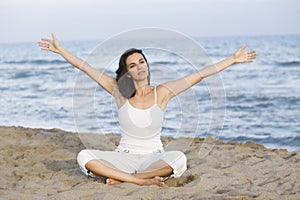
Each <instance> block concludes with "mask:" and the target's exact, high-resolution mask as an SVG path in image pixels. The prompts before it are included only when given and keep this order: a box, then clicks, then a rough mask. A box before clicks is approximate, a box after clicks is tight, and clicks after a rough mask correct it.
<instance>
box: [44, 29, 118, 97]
mask: <svg viewBox="0 0 300 200" xmlns="http://www.w3.org/2000/svg"><path fill="white" fill-rule="evenodd" d="M38 44H39V46H40V47H41V49H42V50H47V51H52V52H54V53H57V54H59V55H61V56H62V57H63V58H64V59H65V60H66V61H67V62H69V63H70V64H71V65H73V66H74V67H76V68H77V69H79V70H81V71H83V72H84V73H86V74H87V75H88V76H89V77H91V78H92V79H93V80H94V81H96V82H97V83H98V84H99V85H100V86H102V87H103V88H104V89H105V90H106V91H107V92H109V93H110V94H113V92H114V89H115V87H116V80H115V79H114V78H113V77H110V76H108V75H106V74H105V73H103V72H102V71H100V70H97V69H95V68H93V67H91V66H90V65H89V64H88V63H87V62H85V61H83V60H82V59H80V58H78V57H77V56H75V55H73V54H72V53H70V52H69V51H67V50H66V49H65V48H63V47H62V46H61V45H60V44H59V42H58V40H57V38H56V37H55V35H54V34H53V33H52V40H51V39H48V38H42V39H41V41H40V42H38Z"/></svg>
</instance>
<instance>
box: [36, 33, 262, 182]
mask: <svg viewBox="0 0 300 200" xmlns="http://www.w3.org/2000/svg"><path fill="white" fill-rule="evenodd" d="M52 38H53V39H52V40H50V39H47V38H42V40H41V41H40V42H39V43H38V44H39V46H40V47H41V49H42V50H47V51H52V52H54V53H58V54H60V55H61V56H62V57H63V58H64V59H65V60H66V61H68V62H69V63H70V64H72V65H73V66H75V67H76V68H78V69H80V70H81V71H83V72H84V73H86V74H87V75H88V76H89V77H90V78H92V79H93V80H94V81H96V82H97V83H98V84H99V85H100V86H101V87H103V88H104V89H105V90H106V91H107V92H108V93H110V94H111V95H113V96H114V98H115V101H116V104H117V106H118V109H119V123H120V128H121V132H122V137H121V140H120V144H119V146H118V147H117V149H116V150H115V151H100V150H82V151H81V152H80V153H79V154H78V157H77V161H78V164H79V166H80V168H81V169H82V171H83V172H84V173H85V174H86V175H89V176H95V175H98V176H103V177H108V178H107V179H106V182H107V184H110V185H113V184H117V183H119V182H130V183H135V184H138V185H158V186H163V185H164V178H162V177H169V176H171V175H172V176H174V177H180V176H181V175H182V174H183V173H184V171H185V170H186V168H187V167H186V161H187V160H186V157H185V155H184V154H183V153H182V152H180V151H168V152H165V151H164V149H163V145H162V143H161V140H160V134H161V132H160V131H161V128H162V125H163V115H164V110H165V108H166V107H167V104H168V102H169V101H170V99H172V98H173V97H174V96H176V95H178V94H180V93H181V92H183V91H185V90H187V89H189V88H190V87H192V86H193V85H195V84H197V83H199V82H200V81H201V80H202V79H204V78H206V77H208V76H211V75H213V74H216V73H218V72H220V71H222V70H224V69H226V68H227V67H229V66H231V65H233V64H235V63H242V62H252V61H253V60H254V59H255V58H256V52H255V51H249V52H244V51H243V50H244V49H245V48H246V46H245V45H244V46H242V47H241V48H240V49H238V50H237V51H236V52H235V53H234V54H233V55H232V56H230V57H228V58H226V59H225V60H223V61H221V62H218V63H216V64H214V65H211V66H207V67H205V68H203V69H202V70H200V71H199V72H196V73H193V74H190V75H187V76H185V77H183V78H181V79H178V80H174V81H170V82H167V83H164V84H161V85H158V86H156V87H154V86H151V85H150V84H149V82H150V72H149V66H148V62H147V59H146V57H145V56H144V54H143V53H142V51H141V50H138V49H129V50H128V51H126V52H125V53H124V54H123V55H122V56H121V58H120V61H119V68H118V70H117V71H116V73H117V77H116V78H113V77H110V76H108V75H106V74H104V73H103V72H101V71H99V70H97V69H95V68H93V67H91V66H90V65H89V64H88V63H86V62H84V61H83V60H81V59H80V58H78V57H76V56H74V55H73V54H71V53H70V52H68V51H67V50H66V49H64V48H63V47H62V46H61V45H60V44H59V42H58V40H57V38H56V37H55V35H54V34H52ZM100 77H101V78H100Z"/></svg>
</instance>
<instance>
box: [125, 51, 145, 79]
mask: <svg viewBox="0 0 300 200" xmlns="http://www.w3.org/2000/svg"><path fill="white" fill-rule="evenodd" d="M126 68H127V71H128V73H129V75H130V76H131V77H132V78H133V80H136V81H143V80H145V79H146V80H148V79H147V78H148V76H149V71H148V64H147V62H146V60H145V59H144V57H143V55H142V54H140V53H133V54H131V55H130V56H128V57H127V59H126Z"/></svg>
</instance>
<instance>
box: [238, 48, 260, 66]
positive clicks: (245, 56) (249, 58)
mask: <svg viewBox="0 0 300 200" xmlns="http://www.w3.org/2000/svg"><path fill="white" fill-rule="evenodd" d="M246 47H247V46H246V45H243V46H242V47H241V48H239V49H238V50H237V51H236V52H235V53H234V54H233V59H234V61H235V63H243V62H253V61H254V59H255V58H256V52H255V51H248V52H244V51H243V50H244V49H245V48H246Z"/></svg>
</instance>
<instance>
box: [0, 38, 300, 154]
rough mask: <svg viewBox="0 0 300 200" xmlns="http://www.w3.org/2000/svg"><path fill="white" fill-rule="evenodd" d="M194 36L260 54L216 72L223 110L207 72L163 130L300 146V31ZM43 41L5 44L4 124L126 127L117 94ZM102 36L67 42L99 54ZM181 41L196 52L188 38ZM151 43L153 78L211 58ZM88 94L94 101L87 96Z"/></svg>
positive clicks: (228, 50) (214, 48)
mask: <svg viewBox="0 0 300 200" xmlns="http://www.w3.org/2000/svg"><path fill="white" fill-rule="evenodd" d="M158 39H159V38H158ZM192 39H193V41H195V42H196V43H198V44H199V46H201V47H202V49H203V51H204V52H205V55H206V56H207V58H209V59H210V60H211V61H212V62H217V61H219V60H221V59H223V58H226V57H227V56H230V55H231V54H232V53H233V52H234V51H235V50H236V49H237V48H239V47H240V46H242V45H243V44H247V46H248V47H247V49H249V50H256V51H257V54H258V57H257V59H256V60H255V62H253V63H243V64H237V65H233V66H231V67H230V68H228V69H226V70H225V71H223V72H221V73H220V74H219V75H215V76H218V77H219V81H220V83H221V85H222V92H223V93H224V95H223V96H222V98H223V99H222V100H223V101H221V104H222V102H223V103H224V106H219V107H221V110H220V112H215V111H218V110H217V109H215V108H216V107H218V105H217V106H215V105H214V102H215V103H217V104H218V102H216V101H215V100H214V99H213V98H214V95H215V93H214V89H213V84H212V85H208V81H206V80H204V81H202V82H200V83H199V84H198V85H196V86H194V87H193V88H192V89H191V90H190V91H189V92H187V93H186V95H185V94H182V95H179V96H178V97H177V98H174V99H173V100H172V101H171V102H170V104H169V105H168V107H167V109H166V114H165V123H164V127H163V130H162V137H168V136H173V137H181V136H186V137H208V136H213V137H217V138H219V139H221V140H224V141H239V142H246V141H254V142H258V143H260V144H263V145H265V146H266V147H269V148H278V149H280V148H284V149H288V150H289V151H300V45H299V44H300V35H274V36H251V37H250V36H239V37H201V38H197V37H193V38H192ZM160 40H163V39H160ZM37 42H38V39H37V41H36V42H28V43H1V44H0V81H1V82H0V83H1V84H0V95H1V96H0V97H1V98H0V105H1V109H0V125H3V126H24V127H30V128H47V129H48V128H59V129H63V130H66V131H73V132H77V131H79V132H82V133H83V132H90V133H112V132H113V133H116V134H119V133H120V130H119V128H118V120H117V112H116V107H115V105H114V102H113V98H112V97H111V96H110V95H109V94H107V93H106V92H105V91H104V90H103V89H102V88H101V87H99V86H97V85H94V84H92V83H87V82H88V80H85V79H82V80H81V77H83V74H82V73H81V72H80V71H79V70H77V69H75V68H74V67H72V66H71V65H70V64H69V63H67V62H66V61H64V60H63V59H62V58H61V57H60V56H59V55H57V54H54V53H50V52H46V51H41V50H40V49H39V47H38V45H37ZM101 42H102V41H63V40H62V41H61V44H62V45H63V46H64V47H65V48H66V49H68V50H69V51H71V52H72V53H74V54H75V55H77V56H79V57H81V58H82V59H85V60H88V61H89V60H91V61H92V60H93V59H91V58H92V57H93V56H91V55H93V53H95V52H97V51H96V49H97V47H99V45H100V46H101ZM167 42H168V41H166V43H167ZM167 45H168V44H167ZM173 46H174V45H173ZM114 48H117V47H114ZM174 48H178V49H179V48H180V49H181V50H184V51H185V53H186V55H189V54H193V52H192V51H191V52H189V50H188V49H183V48H182V47H181V46H180V45H177V46H174ZM143 51H144V53H145V55H146V57H147V59H148V62H149V66H150V70H151V78H152V84H153V85H158V84H160V83H163V82H165V81H169V80H173V79H177V78H180V77H182V76H184V75H187V74H189V73H192V72H194V71H195V70H196V69H201V68H202V67H204V66H205V64H206V63H205V62H203V66H197V68H195V67H194V66H192V64H191V63H189V62H188V60H186V59H184V58H183V57H180V56H179V55H176V54H174V52H170V51H165V50H163V49H153V48H148V49H147V48H146V49H143ZM104 52H105V51H104ZM108 55H109V51H106V52H105V53H103V59H108V58H110V59H111V57H109V56H108ZM101 56H102V55H101ZM101 56H100V59H101V58H102V57H101ZM98 58H99V55H98ZM199 63H201V62H199ZM92 64H93V66H94V67H95V68H98V69H101V70H105V72H106V73H108V74H109V75H111V76H114V75H115V74H114V71H115V70H116V69H117V57H116V56H115V57H113V59H112V60H111V63H110V65H109V66H101V62H100V61H99V63H97V62H93V61H92ZM198 67H199V68H198ZM80 81H82V82H80ZM87 93H89V94H87ZM80 96H81V97H86V98H85V101H87V102H85V103H84V102H81V100H82V99H81V100H80V98H78V97H80ZM186 105H187V106H186ZM79 115H80V116H79ZM216 121H217V122H218V123H217V125H214V123H215V122H216ZM215 126H217V127H215Z"/></svg>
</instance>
